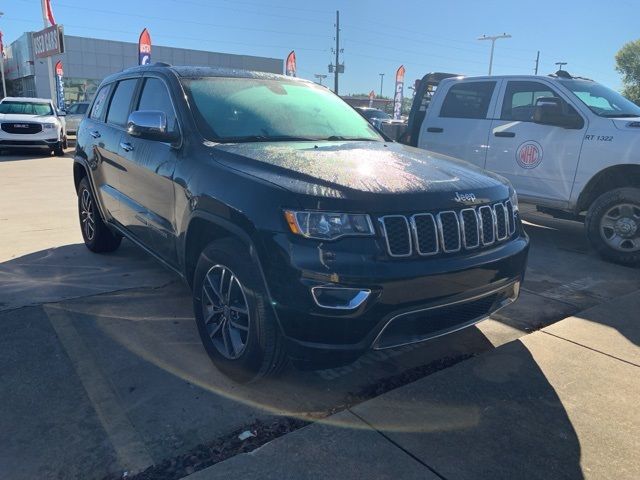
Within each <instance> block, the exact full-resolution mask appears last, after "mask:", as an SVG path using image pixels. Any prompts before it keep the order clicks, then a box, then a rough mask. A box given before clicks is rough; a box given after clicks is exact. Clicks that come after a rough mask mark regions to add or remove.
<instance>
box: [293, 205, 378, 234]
mask: <svg viewBox="0 0 640 480" xmlns="http://www.w3.org/2000/svg"><path fill="white" fill-rule="evenodd" d="M284 216H285V218H286V220H287V224H288V225H289V228H290V229H291V231H292V232H293V233H295V234H297V235H302V236H303V237H307V238H315V239H318V240H335V239H336V238H339V237H344V236H360V235H367V236H370V235H374V234H375V232H374V230H373V224H372V223H371V218H369V215H366V214H364V213H335V212H296V211H293V210H286V211H285V212H284Z"/></svg>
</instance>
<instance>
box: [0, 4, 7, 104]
mask: <svg viewBox="0 0 640 480" xmlns="http://www.w3.org/2000/svg"><path fill="white" fill-rule="evenodd" d="M3 15H4V12H0V17H2V16H3ZM0 41H2V33H0ZM0 73H1V74H2V97H3V98H4V97H6V96H7V84H6V82H5V80H4V43H3V44H2V56H1V57H0Z"/></svg>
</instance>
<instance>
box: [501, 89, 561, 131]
mask: <svg viewBox="0 0 640 480" xmlns="http://www.w3.org/2000/svg"><path fill="white" fill-rule="evenodd" d="M548 97H556V98H557V97H558V95H556V93H555V92H554V91H553V90H551V88H549V87H547V86H546V85H545V84H543V83H540V82H509V83H508V84H507V90H506V91H505V94H504V101H503V102H502V113H501V115H500V119H501V120H514V121H519V122H532V121H533V110H534V108H535V106H536V102H537V101H538V99H539V98H548Z"/></svg>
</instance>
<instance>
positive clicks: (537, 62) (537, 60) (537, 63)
mask: <svg viewBox="0 0 640 480" xmlns="http://www.w3.org/2000/svg"><path fill="white" fill-rule="evenodd" d="M538 65H540V50H538V55H536V68H535V75H538Z"/></svg>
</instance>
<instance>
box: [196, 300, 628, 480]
mask: <svg viewBox="0 0 640 480" xmlns="http://www.w3.org/2000/svg"><path fill="white" fill-rule="evenodd" d="M639 345H640V292H635V293H632V294H628V295H625V296H623V297H619V298H617V299H616V300H614V301H611V302H608V303H604V304H601V305H599V306H597V307H594V308H592V309H589V310H586V311H584V312H582V313H581V314H579V316H574V317H569V318H567V319H565V320H562V321H560V322H558V323H556V324H554V325H552V326H550V327H548V328H545V329H543V330H541V331H538V332H536V333H533V334H531V335H528V336H526V337H523V338H521V339H520V340H517V341H514V342H511V343H509V344H506V345H504V346H502V347H499V348H497V349H495V350H493V351H491V352H490V353H487V354H484V355H481V356H479V357H476V358H474V359H471V360H468V361H466V362H462V363H460V364H458V365H456V366H454V367H452V368H449V369H446V370H442V371H440V372H438V373H436V374H434V375H431V376H429V377H426V378H424V379H422V380H419V381H417V382H415V383H412V384H410V385H407V386H404V387H402V388H399V389H396V390H394V391H391V392H389V393H387V394H385V395H382V396H380V397H378V398H375V399H373V400H370V401H367V402H364V403H362V404H360V405H358V406H356V407H354V408H352V409H351V410H348V411H345V412H342V413H340V414H338V415H335V416H332V417H329V418H328V419H326V421H323V422H322V423H316V424H314V425H312V426H309V427H306V428H304V429H301V430H298V431H296V432H294V433H291V434H289V435H286V436H284V437H281V438H279V439H277V440H274V441H273V442H271V443H269V444H267V445H265V446H263V447H261V448H259V449H258V450H255V451H254V452H252V453H249V454H242V455H238V456H236V457H233V458H231V459H229V460H227V461H224V462H221V463H219V464H217V465H213V466H212V467H209V468H208V469H205V470H203V471H200V472H197V473H195V474H192V475H190V476H189V477H188V479H189V480H212V479H227V478H235V477H238V478H244V479H248V478H249V479H251V478H255V479H258V478H259V479H271V478H273V479H276V478H277V479H281V478H286V479H288V478H292V479H293V478H295V479H305V478H308V479H315V478H340V479H360V478H403V479H413V478H421V479H434V478H445V479H456V480H457V479H479V478H491V479H496V478H505V479H507V478H508V479H513V478H518V479H521V478H522V479H524V478H526V479H529V478H536V479H554V478H563V479H574V478H593V479H605V478H611V479H617V480H622V479H638V478H640V461H639V460H638V458H639V457H638V452H639V451H640V409H639V408H638V397H639V395H640V346H639Z"/></svg>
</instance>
